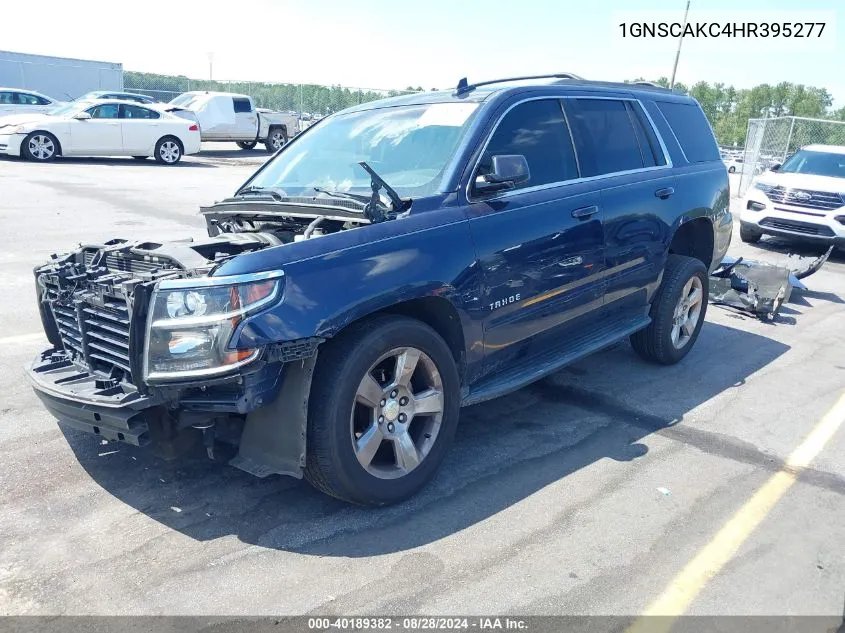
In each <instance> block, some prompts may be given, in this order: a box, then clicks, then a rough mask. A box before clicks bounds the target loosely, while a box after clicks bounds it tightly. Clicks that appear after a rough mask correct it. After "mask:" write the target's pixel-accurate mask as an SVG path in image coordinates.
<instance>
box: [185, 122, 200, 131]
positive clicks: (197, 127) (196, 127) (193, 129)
mask: <svg viewBox="0 0 845 633" xmlns="http://www.w3.org/2000/svg"><path fill="white" fill-rule="evenodd" d="M188 131H189V132H199V131H200V128H199V126H198V125H197V124H196V123H194V124H193V125H192V126H191V127H189V128H188Z"/></svg>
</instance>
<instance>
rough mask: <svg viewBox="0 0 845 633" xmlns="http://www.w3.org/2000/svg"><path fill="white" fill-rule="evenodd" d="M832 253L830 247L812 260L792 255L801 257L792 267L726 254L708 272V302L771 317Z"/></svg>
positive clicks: (804, 287) (763, 316) (802, 286)
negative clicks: (802, 280) (727, 255)
mask: <svg viewBox="0 0 845 633" xmlns="http://www.w3.org/2000/svg"><path fill="white" fill-rule="evenodd" d="M832 252H833V246H831V247H830V248H829V249H828V250H827V251H826V252H825V253H824V254H823V255H821V256H819V257H817V258H815V259H813V260H811V261H806V260H807V258H792V257H791V259H799V260H801V261H799V262H798V264H797V265H796V266H794V267H786V266H778V265H775V264H771V263H768V262H761V261H755V260H748V259H745V258H743V257H739V258H735V257H725V258H724V259H723V260H722V263H721V265H720V266H719V268H717V269H716V270H714V271H713V272H712V273H711V275H710V293H709V294H710V302H711V303H715V304H721V305H727V306H731V307H733V308H737V309H740V310H743V311H746V312H750V313H752V314H754V315H755V316H758V317H760V318H764V319H765V318H772V317H774V316H775V315H776V314H777V313H778V311H779V310H780V308H781V306H782V305H783V304H784V303H786V302H787V301H789V297H790V296H791V294H792V289H793V288H798V289H800V290H806V289H807V287H806V286H805V285H804V284H803V283H802V282H801V279H804V278H806V277H809V276H810V275H812V274H813V273H815V272H817V271H818V270H819V269H820V268H821V267H822V266H823V265H824V263H825V262H826V261H827V259H828V258H829V257H830V254H831V253H832Z"/></svg>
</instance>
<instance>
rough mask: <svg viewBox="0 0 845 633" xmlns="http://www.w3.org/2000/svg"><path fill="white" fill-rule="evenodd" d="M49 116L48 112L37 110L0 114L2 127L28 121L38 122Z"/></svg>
mask: <svg viewBox="0 0 845 633" xmlns="http://www.w3.org/2000/svg"><path fill="white" fill-rule="evenodd" d="M45 118H48V116H47V115H46V114H39V113H37V112H21V113H20V114H7V115H6V116H0V128H2V127H4V126H6V125H25V124H27V123H38V122H39V121H43V120H44V119H45Z"/></svg>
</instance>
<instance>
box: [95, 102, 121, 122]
mask: <svg viewBox="0 0 845 633" xmlns="http://www.w3.org/2000/svg"><path fill="white" fill-rule="evenodd" d="M88 113H89V114H90V115H91V118H92V119H116V118H117V114H118V105H117V104H116V103H104V104H103V105H98V106H94V107H93V108H89V109H88Z"/></svg>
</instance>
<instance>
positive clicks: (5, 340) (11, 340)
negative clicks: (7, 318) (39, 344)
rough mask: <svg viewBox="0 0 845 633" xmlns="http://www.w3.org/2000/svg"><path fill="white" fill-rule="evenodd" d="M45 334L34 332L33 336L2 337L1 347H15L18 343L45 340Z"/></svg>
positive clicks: (0, 338)
mask: <svg viewBox="0 0 845 633" xmlns="http://www.w3.org/2000/svg"><path fill="white" fill-rule="evenodd" d="M43 339H44V333H43V332H33V333H32V334H18V335H17V336H3V337H0V345H14V344H16V343H29V342H30V341H37V340H43Z"/></svg>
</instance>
